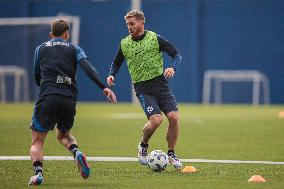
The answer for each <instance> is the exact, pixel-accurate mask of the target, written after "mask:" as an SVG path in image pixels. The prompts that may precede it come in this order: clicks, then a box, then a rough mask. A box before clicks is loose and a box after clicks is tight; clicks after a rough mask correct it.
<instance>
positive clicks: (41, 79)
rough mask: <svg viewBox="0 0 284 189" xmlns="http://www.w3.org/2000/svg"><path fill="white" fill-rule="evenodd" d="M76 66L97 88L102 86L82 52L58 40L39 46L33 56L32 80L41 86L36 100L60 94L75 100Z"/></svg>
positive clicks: (54, 39) (78, 48) (77, 47)
mask: <svg viewBox="0 0 284 189" xmlns="http://www.w3.org/2000/svg"><path fill="white" fill-rule="evenodd" d="M77 64H80V65H81V67H82V68H83V70H84V71H85V72H86V71H89V72H88V73H87V75H88V76H89V77H91V76H92V77H91V79H92V80H94V81H95V82H96V83H97V84H98V86H99V87H100V88H102V89H103V88H104V87H105V86H104V85H103V84H102V83H101V82H100V81H99V75H98V73H97V72H96V70H95V68H93V67H92V66H91V65H90V64H89V61H88V60H87V56H86V54H85V52H84V51H83V49H81V48H80V47H79V46H75V45H73V44H71V43H68V42H64V40H63V39H61V38H53V39H51V40H50V41H47V42H44V43H42V44H41V45H39V46H38V47H37V48H36V50H35V55H34V78H35V81H36V84H37V85H38V86H40V93H39V97H42V96H46V95H49V94H59V95H63V96H68V97H72V98H73V99H74V100H77V93H78V92H77V86H76V71H77Z"/></svg>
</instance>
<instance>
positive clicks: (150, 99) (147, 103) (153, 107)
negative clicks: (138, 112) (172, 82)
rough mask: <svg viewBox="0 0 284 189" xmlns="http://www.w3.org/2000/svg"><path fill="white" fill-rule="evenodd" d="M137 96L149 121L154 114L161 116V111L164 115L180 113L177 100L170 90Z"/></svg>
mask: <svg viewBox="0 0 284 189" xmlns="http://www.w3.org/2000/svg"><path fill="white" fill-rule="evenodd" d="M136 96H137V98H138V99H139V102H140V104H141V106H142V108H143V110H144V112H145V114H146V116H147V118H148V119H149V117H150V116H152V115H154V114H161V111H162V112H163V113H164V114H167V113H169V112H172V111H178V106H177V103H176V99H175V97H174V95H173V93H172V91H171V90H170V89H167V90H161V91H156V92H153V93H141V94H137V95H136Z"/></svg>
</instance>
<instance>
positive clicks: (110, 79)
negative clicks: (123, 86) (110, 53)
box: [107, 75, 115, 87]
mask: <svg viewBox="0 0 284 189" xmlns="http://www.w3.org/2000/svg"><path fill="white" fill-rule="evenodd" d="M107 84H108V86H110V87H111V86H114V85H115V84H114V77H113V76H112V75H110V76H108V78H107Z"/></svg>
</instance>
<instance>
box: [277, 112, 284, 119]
mask: <svg viewBox="0 0 284 189" xmlns="http://www.w3.org/2000/svg"><path fill="white" fill-rule="evenodd" d="M278 117H279V118H282V119H284V111H282V112H279V114H278Z"/></svg>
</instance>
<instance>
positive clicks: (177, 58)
mask: <svg viewBox="0 0 284 189" xmlns="http://www.w3.org/2000/svg"><path fill="white" fill-rule="evenodd" d="M157 38H158V43H159V47H160V51H162V52H166V53H167V54H168V55H169V56H170V57H172V66H171V67H170V68H167V69H165V72H164V75H165V76H166V77H167V78H170V77H173V76H174V74H175V72H176V69H177V66H178V65H179V64H180V62H181V59H182V56H181V54H180V52H179V50H178V49H177V48H176V47H175V46H174V45H173V44H172V43H170V42H169V41H168V40H166V39H165V38H164V37H162V36H160V35H157Z"/></svg>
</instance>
